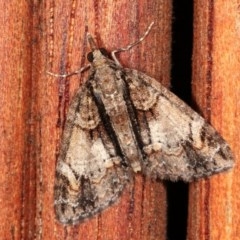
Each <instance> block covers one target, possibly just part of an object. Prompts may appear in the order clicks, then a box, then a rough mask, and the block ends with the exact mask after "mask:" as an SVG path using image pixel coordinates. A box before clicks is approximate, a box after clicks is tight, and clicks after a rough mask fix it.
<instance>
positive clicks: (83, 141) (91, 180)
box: [52, 23, 234, 224]
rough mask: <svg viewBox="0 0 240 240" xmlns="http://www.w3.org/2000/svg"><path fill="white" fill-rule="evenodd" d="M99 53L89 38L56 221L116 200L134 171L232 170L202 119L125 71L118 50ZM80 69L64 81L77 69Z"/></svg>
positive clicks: (64, 151)
mask: <svg viewBox="0 0 240 240" xmlns="http://www.w3.org/2000/svg"><path fill="white" fill-rule="evenodd" d="M152 25H153V23H152V24H151V25H150V26H149V27H148V29H147V31H146V32H145V34H144V35H143V36H142V37H141V38H140V39H139V40H138V41H137V42H135V43H133V44H130V45H128V46H127V47H126V48H120V49H118V50H115V51H113V52H112V59H110V58H109V57H108V55H107V54H106V51H105V50H104V49H102V48H98V47H97V45H96V43H95V42H94V40H93V38H92V37H91V35H90V34H88V35H87V37H88V42H89V44H90V48H91V50H92V51H91V52H90V53H89V54H88V60H89V61H90V73H89V77H88V79H87V81H86V82H85V84H84V85H83V86H82V87H81V88H80V89H79V90H78V91H77V93H76V95H75V96H74V97H73V99H72V102H71V104H70V107H69V112H68V114H67V119H66V124H65V128H64V133H63V138H62V144H61V148H60V153H59V157H58V161H57V166H56V181H55V188H54V199H55V202H54V205H55V212H56V216H57V219H58V220H59V221H60V222H61V223H64V224H75V223H78V222H81V221H83V220H85V219H88V218H90V217H92V216H94V215H95V214H97V213H99V212H101V211H103V210H104V209H106V208H107V207H108V206H110V205H111V204H112V203H114V202H116V200H117V199H118V198H119V197H120V195H121V193H122V192H123V191H124V188H125V187H126V185H127V184H131V182H132V181H133V178H134V174H135V173H142V174H143V175H145V176H146V177H150V178H153V179H156V178H159V179H163V180H171V181H177V180H183V181H186V182H190V181H193V180H194V179H198V178H201V177H207V176H210V175H212V174H215V173H219V172H222V171H225V170H227V169H229V168H231V167H232V166H233V163H234V161H233V156H232V153H231V150H230V148H229V146H228V144H227V143H226V142H225V141H224V140H223V138H222V137H221V136H220V135H219V134H218V133H217V132H216V130H214V128H213V127H212V126H210V125H209V124H208V123H207V122H206V121H205V120H204V119H203V118H202V117H201V116H200V115H198V114H197V113H196V112H195V111H193V110H192V109H191V108H190V107H189V106H187V105H186V104H185V103H184V102H183V101H182V100H180V99H179V98H178V97H177V96H175V95H174V94H173V93H171V92H170V91H169V90H168V89H167V88H165V87H164V86H162V85H161V84H160V83H159V82H158V81H157V80H155V79H153V78H151V77H149V76H147V75H146V74H144V73H142V72H139V71H137V70H133V69H129V68H123V67H122V66H121V64H120V63H119V61H118V60H117V58H116V56H115V54H116V52H121V51H126V50H129V49H130V48H132V47H133V46H135V45H136V44H138V43H140V42H141V41H143V39H144V38H145V37H146V36H147V35H148V33H149V31H150V29H151V27H152ZM85 69H86V68H82V69H80V70H79V71H76V72H74V73H71V74H65V75H56V74H52V75H54V76H62V77H68V76H70V75H72V74H75V73H78V72H82V71H83V70H85Z"/></svg>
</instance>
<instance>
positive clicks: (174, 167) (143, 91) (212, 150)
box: [125, 69, 233, 181]
mask: <svg viewBox="0 0 240 240" xmlns="http://www.w3.org/2000/svg"><path fill="white" fill-rule="evenodd" d="M125 79H126V82H127V85H128V87H129V89H130V97H131V100H132V102H133V105H134V106H135V108H136V110H137V111H136V112H137V121H138V124H139V125H140V131H141V137H142V141H143V143H144V146H145V147H144V152H145V153H146V157H145V159H144V160H143V161H144V162H143V164H142V166H143V173H145V174H146V175H149V176H151V177H158V178H161V179H169V180H173V181H175V180H184V181H191V180H193V179H195V178H200V177H205V176H209V175H212V174H215V173H218V172H221V171H224V170H226V169H228V168H231V167H232V166H233V156H232V153H231V150H230V148H229V146H228V145H227V143H226V142H225V141H224V140H223V139H222V137H221V136H220V135H219V134H218V133H217V132H216V130H215V129H214V128H213V127H212V126H210V125H209V124H208V123H207V122H206V121H205V120H204V119H203V118H202V117H201V116H199V115H198V114H197V113H196V112H194V111H193V110H192V109H191V108H190V107H188V106H187V105H186V104H185V103H184V102H183V101H182V100H180V99H179V98H178V97H177V96H175V95H174V94H173V93H171V92H170V91H169V90H168V89H166V88H165V87H163V86H162V85H161V84H160V83H158V82H157V81H156V80H155V79H153V78H150V77H149V76H147V75H145V74H143V73H141V72H139V71H136V70H132V69H125Z"/></svg>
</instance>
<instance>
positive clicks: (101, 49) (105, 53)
mask: <svg viewBox="0 0 240 240" xmlns="http://www.w3.org/2000/svg"><path fill="white" fill-rule="evenodd" d="M99 51H100V52H101V54H102V55H104V56H105V57H107V56H108V51H107V50H106V49H105V48H99Z"/></svg>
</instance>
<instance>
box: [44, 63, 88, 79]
mask: <svg viewBox="0 0 240 240" xmlns="http://www.w3.org/2000/svg"><path fill="white" fill-rule="evenodd" d="M90 66H91V64H88V65H87V66H84V67H82V68H80V69H78V70H76V71H74V72H71V73H65V74H56V73H52V72H48V71H47V74H49V75H51V76H53V77H63V78H66V77H70V76H72V75H75V74H79V73H82V72H84V71H85V70H87V69H88V68H90Z"/></svg>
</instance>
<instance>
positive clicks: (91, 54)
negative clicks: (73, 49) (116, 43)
mask: <svg viewBox="0 0 240 240" xmlns="http://www.w3.org/2000/svg"><path fill="white" fill-rule="evenodd" d="M97 51H98V52H100V53H101V55H103V56H104V57H108V52H107V50H106V49H105V48H99V49H96V50H94V51H92V52H89V53H88V55H87V60H88V61H89V62H93V60H94V58H95V55H97ZM98 55H99V54H98Z"/></svg>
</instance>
